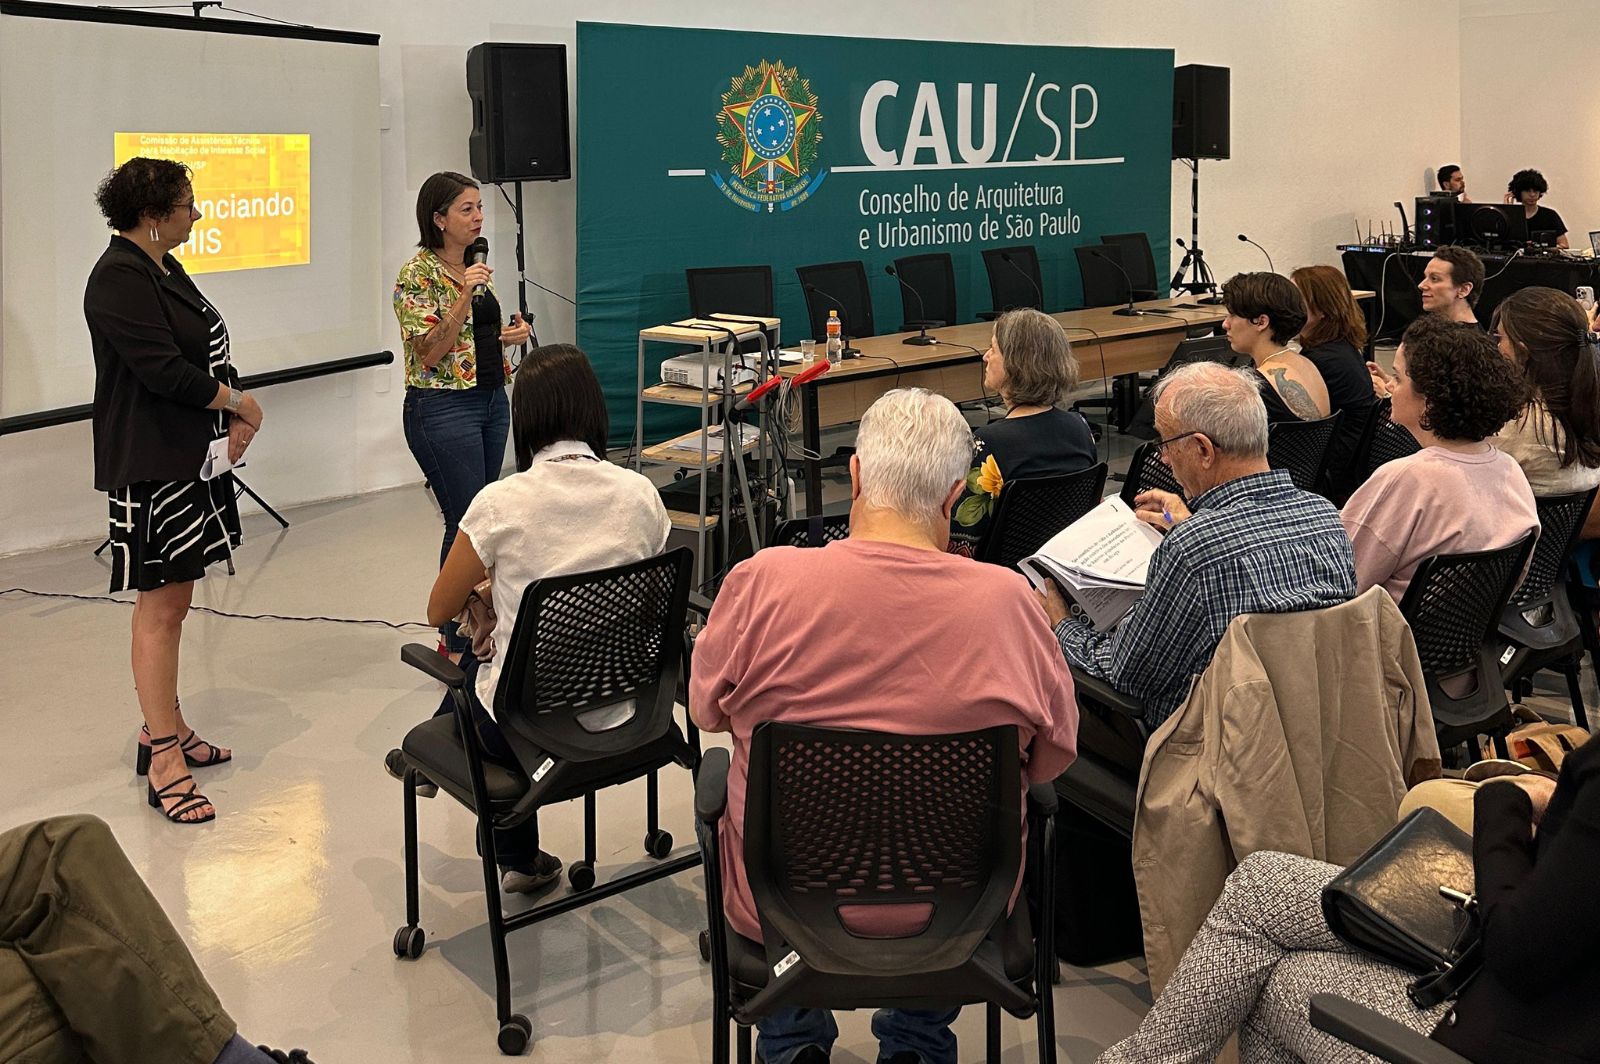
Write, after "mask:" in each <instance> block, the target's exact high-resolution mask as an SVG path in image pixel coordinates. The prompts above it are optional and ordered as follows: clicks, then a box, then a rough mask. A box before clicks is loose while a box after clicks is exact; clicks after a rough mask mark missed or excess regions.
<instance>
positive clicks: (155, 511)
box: [83, 158, 261, 824]
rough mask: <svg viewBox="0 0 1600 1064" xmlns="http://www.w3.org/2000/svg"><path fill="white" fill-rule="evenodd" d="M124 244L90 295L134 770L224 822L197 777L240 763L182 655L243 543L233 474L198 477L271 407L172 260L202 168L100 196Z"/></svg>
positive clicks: (154, 795) (143, 179) (160, 173)
mask: <svg viewBox="0 0 1600 1064" xmlns="http://www.w3.org/2000/svg"><path fill="white" fill-rule="evenodd" d="M95 198H96V200H97V201H98V202H99V205H100V211H101V213H102V214H104V215H105V218H106V223H107V224H108V225H109V226H110V227H111V228H112V229H114V230H115V231H116V235H115V236H113V237H112V238H111V245H110V246H109V247H108V248H106V250H105V253H104V254H102V255H101V256H100V261H99V262H97V263H95V267H94V270H93V271H92V272H91V273H90V274H89V283H88V285H87V286H86V288H85V289H84V293H83V312H84V317H85V318H87V319H88V323H89V336H90V340H91V341H92V343H93V346H94V363H95V385H94V415H93V419H94V466H95V470H94V475H95V487H96V488H97V489H99V490H101V491H104V492H105V493H106V494H107V496H108V497H109V499H110V509H111V528H110V535H109V543H110V548H111V590H112V592H117V591H137V592H138V593H139V597H138V599H137V600H136V601H135V603H134V608H133V685H134V687H135V689H136V690H137V691H138V696H139V709H140V711H141V712H142V713H143V715H144V728H143V729H141V731H140V734H139V746H138V754H137V765H136V767H137V771H138V772H139V773H140V774H141V775H144V774H146V773H148V775H149V787H148V788H147V797H148V799H149V802H150V805H151V806H153V807H155V808H157V809H159V810H160V811H161V812H162V814H163V815H165V816H166V818H167V819H168V820H171V821H173V822H174V823H180V824H199V823H203V822H205V821H207V820H211V819H214V818H215V816H216V810H215V809H214V808H213V807H212V805H211V803H210V802H209V801H207V800H206V796H205V795H203V794H201V793H199V791H198V790H197V788H196V785H195V782H194V778H193V777H192V776H190V775H189V774H188V773H187V772H186V771H185V768H186V767H187V768H200V767H204V766H207V765H217V764H221V763H222V762H224V761H229V760H231V759H232V757H233V753H232V751H230V750H228V749H226V748H224V747H219V746H213V745H212V744H210V743H208V742H205V741H204V740H202V739H201V738H200V737H199V736H197V735H195V733H194V729H193V728H191V727H189V725H188V724H187V723H186V722H185V721H184V719H183V711H182V709H181V708H180V707H179V705H178V644H179V641H180V640H181V638H182V635H183V621H184V617H185V616H187V614H188V612H189V602H190V599H191V597H192V596H193V594H194V582H195V581H196V580H198V579H199V578H200V577H202V576H204V575H205V572H206V567H207V566H208V565H211V564H213V563H216V562H222V561H227V560H228V559H229V557H230V556H231V553H232V548H233V546H235V545H236V544H237V543H238V542H239V511H238V508H237V506H236V505H235V502H234V493H233V476H232V474H231V473H226V472H225V473H223V474H222V475H220V476H217V477H213V478H212V479H210V480H202V479H200V473H201V467H202V466H203V465H204V464H205V463H206V460H207V450H208V448H210V446H211V444H212V441H214V440H218V439H222V438H226V439H227V441H228V445H227V450H228V458H229V460H230V461H231V462H237V461H238V460H239V459H240V458H242V457H243V456H244V452H245V448H247V447H249V446H250V441H251V440H252V439H254V438H255V434H256V432H257V431H259V430H260V428H261V407H260V406H258V405H257V404H256V401H255V399H253V398H252V397H251V396H249V395H247V394H246V393H244V392H242V391H240V390H239V389H238V387H237V384H238V380H239V375H238V373H237V372H235V370H234V368H233V365H232V361H231V359H230V357H229V345H228V327H227V325H226V324H224V322H223V320H222V315H221V314H219V313H218V312H217V310H216V308H215V307H213V306H212V305H211V304H210V303H209V302H208V301H207V300H206V297H205V296H203V295H201V294H200V289H199V288H197V287H195V283H194V282H193V281H191V280H190V279H189V275H188V274H187V273H185V272H184V269H183V266H182V265H181V264H180V263H179V262H178V260H177V258H176V257H174V256H173V255H172V251H173V250H174V249H175V248H177V247H179V246H180V245H182V244H183V243H184V242H185V241H187V240H188V239H189V230H190V229H191V228H193V226H194V223H195V222H196V221H198V220H199V218H200V212H199V211H197V210H195V206H194V188H193V187H192V186H191V185H190V183H189V168H188V167H186V166H184V165H183V164H182V163H179V162H173V161H171V160H169V159H145V158H135V159H129V160H128V161H127V162H125V163H123V164H122V165H121V166H119V167H117V168H116V169H115V170H113V171H112V172H111V173H110V174H109V175H108V176H107V177H106V179H105V180H104V181H102V182H101V183H100V187H99V189H98V191H97V192H96V194H95Z"/></svg>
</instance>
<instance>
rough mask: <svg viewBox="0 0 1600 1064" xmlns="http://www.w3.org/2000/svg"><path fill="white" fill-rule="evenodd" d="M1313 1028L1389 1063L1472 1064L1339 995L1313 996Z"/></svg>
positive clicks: (1430, 1040)
mask: <svg viewBox="0 0 1600 1064" xmlns="http://www.w3.org/2000/svg"><path fill="white" fill-rule="evenodd" d="M1311 1026H1313V1027H1315V1028H1316V1029H1317V1030H1319V1031H1325V1032H1327V1033H1328V1034H1331V1035H1333V1036H1334V1037H1335V1038H1337V1039H1339V1041H1341V1042H1345V1043H1348V1044H1349V1045H1352V1046H1355V1047H1356V1048H1357V1049H1359V1050H1362V1051H1363V1052H1366V1053H1371V1054H1372V1055H1373V1056H1375V1057H1377V1058H1378V1059H1379V1060H1382V1061H1387V1062H1388V1064H1472V1062H1471V1061H1469V1060H1468V1059H1467V1058H1466V1057H1464V1056H1461V1055H1460V1054H1459V1053H1456V1052H1455V1051H1454V1050H1450V1049H1446V1048H1445V1047H1444V1046H1442V1045H1440V1044H1439V1043H1438V1042H1435V1041H1434V1040H1433V1039H1431V1038H1429V1037H1428V1036H1427V1035H1425V1034H1423V1033H1422V1032H1421V1031H1413V1030H1412V1029H1411V1028H1409V1027H1407V1026H1406V1025H1405V1024H1403V1023H1400V1022H1399V1021H1398V1020H1391V1019H1390V1018H1389V1017H1387V1016H1385V1015H1384V1014H1383V1013H1381V1012H1378V1011H1376V1010H1374V1009H1369V1008H1367V1006H1365V1005H1358V1004H1357V1003H1356V1002H1354V1001H1351V1000H1349V999H1348V998H1342V997H1339V996H1338V995H1337V994H1313V995H1311Z"/></svg>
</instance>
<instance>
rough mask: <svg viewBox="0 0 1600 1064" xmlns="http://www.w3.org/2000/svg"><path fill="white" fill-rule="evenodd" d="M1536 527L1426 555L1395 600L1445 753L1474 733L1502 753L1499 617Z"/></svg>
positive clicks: (1506, 723) (1506, 725) (1504, 708)
mask: <svg viewBox="0 0 1600 1064" xmlns="http://www.w3.org/2000/svg"><path fill="white" fill-rule="evenodd" d="M1537 534H1538V533H1537V532H1529V533H1528V534H1527V535H1526V536H1523V537H1522V538H1521V539H1519V540H1518V541H1517V542H1515V543H1513V544H1511V545H1510V546H1508V547H1500V548H1497V549H1495V550H1481V551H1469V552H1464V553H1461V554H1436V555H1434V556H1433V557H1431V558H1427V559H1425V560H1424V561H1423V562H1422V564H1421V565H1419V566H1417V571H1416V575H1414V576H1413V577H1412V578H1411V583H1410V585H1409V586H1407V588H1406V593H1405V597H1404V598H1402V599H1401V600H1400V612H1401V614H1402V615H1404V617H1405V619H1406V622H1407V623H1408V624H1410V625H1411V634H1412V635H1413V636H1414V637H1415V638H1416V641H1417V655H1418V657H1420V658H1421V659H1422V674H1423V678H1424V679H1425V680H1426V681H1427V687H1428V700H1429V702H1430V703H1431V704H1432V706H1433V724H1434V728H1435V730H1437V732H1438V733H1439V749H1440V750H1443V751H1447V754H1446V756H1447V757H1448V756H1449V753H1453V752H1454V749H1455V748H1456V747H1458V746H1461V745H1462V744H1465V743H1470V742H1471V741H1472V740H1474V739H1475V738H1477V737H1478V736H1480V735H1488V736H1492V737H1493V738H1494V741H1495V745H1496V747H1497V749H1498V750H1499V753H1500V756H1501V757H1506V756H1507V752H1506V741H1505V735H1506V732H1507V731H1509V730H1510V729H1511V724H1512V718H1511V706H1510V704H1509V703H1508V702H1507V701H1506V690H1505V686H1504V684H1503V683H1502V682H1501V679H1500V662H1499V660H1498V650H1497V643H1498V639H1499V628H1500V618H1501V615H1502V613H1503V612H1504V611H1505V607H1506V603H1507V602H1508V601H1510V599H1511V594H1512V592H1513V591H1514V590H1516V586H1517V580H1518V578H1519V577H1521V575H1522V567H1523V565H1524V563H1526V562H1527V560H1528V555H1529V554H1530V553H1531V552H1532V550H1533V541H1534V537H1535V536H1536V535H1537Z"/></svg>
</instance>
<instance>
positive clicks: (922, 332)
mask: <svg viewBox="0 0 1600 1064" xmlns="http://www.w3.org/2000/svg"><path fill="white" fill-rule="evenodd" d="M883 272H884V273H886V274H888V275H889V276H890V277H893V278H894V279H895V280H896V281H899V282H900V287H901V288H904V289H905V290H906V291H907V292H910V293H911V294H912V295H914V296H916V297H917V311H918V312H919V313H920V314H921V315H922V317H921V318H919V319H918V320H917V321H908V322H906V324H907V325H915V326H916V327H917V329H918V332H917V335H915V336H908V337H906V338H905V339H904V340H901V341H900V342H901V343H903V344H910V345H911V346H912V347H931V346H932V345H934V344H936V343H938V342H939V341H938V340H937V339H936V338H934V337H932V336H929V335H928V326H930V325H932V326H933V327H934V328H935V329H937V328H939V327H940V326H941V325H944V324H945V323H944V322H942V321H937V320H934V319H930V318H929V317H928V307H927V304H925V303H923V302H922V293H921V292H918V291H917V290H916V289H915V288H912V287H911V284H910V283H909V282H908V281H907V280H906V279H905V278H904V277H901V276H900V274H899V273H898V272H896V271H895V268H894V267H893V266H885V267H884V268H883Z"/></svg>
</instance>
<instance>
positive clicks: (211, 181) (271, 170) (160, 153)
mask: <svg viewBox="0 0 1600 1064" xmlns="http://www.w3.org/2000/svg"><path fill="white" fill-rule="evenodd" d="M115 139H116V160H115V163H114V165H116V166H121V165H122V164H123V163H125V162H127V161H128V160H129V159H132V158H134V157H135V156H140V155H143V156H148V157H150V158H156V159H175V160H177V161H178V162H181V163H185V164H187V165H188V167H189V169H190V170H191V171H192V172H193V174H194V199H195V206H196V207H197V208H199V210H200V220H199V221H198V222H196V223H195V224H194V231H193V232H192V233H190V235H189V240H188V242H187V243H185V244H184V245H182V246H181V247H179V248H178V249H177V251H176V254H177V256H178V257H179V259H181V260H182V261H183V268H184V269H185V270H188V271H189V272H190V273H218V272H220V271H223V270H253V269H259V268H262V267H267V266H299V265H303V264H305V263H308V262H310V261H311V136H310V134H307V133H117V134H115Z"/></svg>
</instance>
